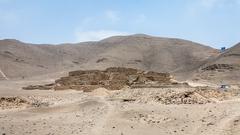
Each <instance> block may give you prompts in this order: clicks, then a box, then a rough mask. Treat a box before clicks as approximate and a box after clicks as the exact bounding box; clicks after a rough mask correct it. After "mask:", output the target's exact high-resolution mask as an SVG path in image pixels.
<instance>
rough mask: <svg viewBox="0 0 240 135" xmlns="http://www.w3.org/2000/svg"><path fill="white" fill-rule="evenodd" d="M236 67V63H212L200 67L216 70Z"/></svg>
mask: <svg viewBox="0 0 240 135" xmlns="http://www.w3.org/2000/svg"><path fill="white" fill-rule="evenodd" d="M236 68H237V65H232V64H213V65H209V66H207V67H204V68H202V70H203V71H218V70H221V71H223V70H230V71H231V70H234V69H236Z"/></svg>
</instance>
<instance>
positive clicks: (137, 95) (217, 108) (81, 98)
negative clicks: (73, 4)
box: [0, 81, 240, 135]
mask: <svg viewBox="0 0 240 135" xmlns="http://www.w3.org/2000/svg"><path fill="white" fill-rule="evenodd" d="M34 83H36V84H39V81H37V82H27V81H25V82H19V81H18V82H11V81H10V82H1V83H0V95H1V97H22V98H24V99H27V100H28V101H30V102H32V103H38V104H40V106H34V105H33V104H30V106H26V107H17V108H4V109H1V110H0V134H6V135H8V134H16V135H25V134H33V135H37V134H45V135H53V134H55V135H56V134H57V135H69V134H73V135H76V134H78V135H79V134H80V135H146V134H151V135H174V134H175V135H215V134H216V135H239V134H240V130H239V129H240V104H239V103H240V100H239V99H240V98H239V97H238V95H237V94H236V93H235V94H234V95H232V93H231V94H229V93H222V92H221V93H220V94H219V93H218V92H216V93H214V91H210V92H206V93H207V94H206V93H205V95H204V94H203V93H201V92H199V91H198V93H197V94H199V95H200V97H201V96H203V97H204V98H206V99H207V100H209V101H210V102H206V103H205V102H204V103H198V102H190V101H192V100H188V102H187V103H189V104H186V103H184V102H183V103H182V102H181V104H174V103H179V102H170V103H169V104H164V102H162V101H163V100H156V99H155V98H156V97H157V96H158V97H160V98H162V97H164V99H168V98H169V97H171V98H172V99H173V98H175V99H176V101H179V99H178V98H181V99H186V98H190V99H191V96H182V94H183V95H184V94H186V93H187V95H188V94H189V92H190V93H192V92H193V91H194V90H195V89H194V88H151V89H149V88H139V89H134V90H131V89H128V88H125V89H123V90H122V91H107V90H106V89H104V88H99V89H96V90H94V91H92V92H90V93H85V92H82V91H73V90H68V91H51V90H42V91H41V90H34V91H26V90H21V87H22V86H25V85H26V84H34ZM169 91H170V95H169V96H168V95H165V94H164V93H168V94H169ZM163 95H165V96H163ZM179 95H180V96H179ZM193 95H194V94H193ZM199 95H197V97H198V96H199ZM195 96H196V95H195ZM195 96H193V97H195ZM157 99H158V98H157ZM199 100H204V99H202V98H201V99H199ZM14 101H15V100H14ZM167 101H169V100H167ZM170 101H172V100H170ZM181 101H183V100H181ZM194 101H195V100H194ZM197 101H198V100H197ZM192 103H194V104H192ZM42 104H43V105H42ZM19 106H21V105H19Z"/></svg>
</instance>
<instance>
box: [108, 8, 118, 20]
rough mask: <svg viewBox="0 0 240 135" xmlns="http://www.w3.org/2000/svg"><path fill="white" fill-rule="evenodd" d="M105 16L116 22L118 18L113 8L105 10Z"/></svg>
mask: <svg viewBox="0 0 240 135" xmlns="http://www.w3.org/2000/svg"><path fill="white" fill-rule="evenodd" d="M105 16H106V18H107V19H109V20H111V21H112V22H117V21H119V20H120V17H119V16H118V14H117V12H116V11H113V10H108V11H106V12H105Z"/></svg>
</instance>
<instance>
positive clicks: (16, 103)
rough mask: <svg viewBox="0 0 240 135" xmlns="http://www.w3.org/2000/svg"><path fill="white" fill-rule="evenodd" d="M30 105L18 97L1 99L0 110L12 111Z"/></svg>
mask: <svg viewBox="0 0 240 135" xmlns="http://www.w3.org/2000/svg"><path fill="white" fill-rule="evenodd" d="M30 104H31V103H30V102H28V101H27V100H25V99H23V98H20V97H1V98H0V108H1V109H13V108H20V107H24V106H28V105H30Z"/></svg>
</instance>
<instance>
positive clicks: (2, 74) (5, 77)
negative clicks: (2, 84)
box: [0, 69, 9, 80]
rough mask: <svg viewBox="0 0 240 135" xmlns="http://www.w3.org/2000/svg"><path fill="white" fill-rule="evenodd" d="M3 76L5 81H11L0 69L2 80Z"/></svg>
mask: <svg viewBox="0 0 240 135" xmlns="http://www.w3.org/2000/svg"><path fill="white" fill-rule="evenodd" d="M1 76H2V77H3V78H4V79H5V80H9V79H8V77H7V76H6V75H5V74H4V73H3V71H2V70H1V69H0V79H1Z"/></svg>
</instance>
